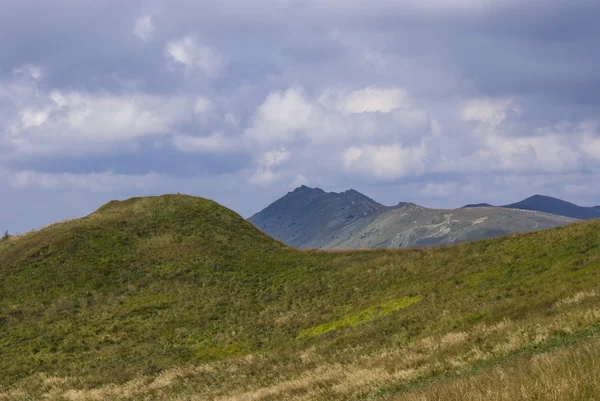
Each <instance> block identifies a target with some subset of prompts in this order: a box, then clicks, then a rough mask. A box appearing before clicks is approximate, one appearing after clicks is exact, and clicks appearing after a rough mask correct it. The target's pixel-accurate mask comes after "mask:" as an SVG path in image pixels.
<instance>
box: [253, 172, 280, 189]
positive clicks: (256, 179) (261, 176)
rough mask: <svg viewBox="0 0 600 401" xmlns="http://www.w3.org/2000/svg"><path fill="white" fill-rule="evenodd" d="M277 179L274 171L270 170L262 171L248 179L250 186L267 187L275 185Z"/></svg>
mask: <svg viewBox="0 0 600 401" xmlns="http://www.w3.org/2000/svg"><path fill="white" fill-rule="evenodd" d="M277 178H278V176H277V174H275V173H274V172H273V171H271V170H268V169H261V170H258V171H256V172H255V173H254V174H252V176H250V178H249V179H248V182H249V183H250V184H254V185H260V186H262V187H267V186H269V185H271V184H273V182H275V180H276V179H277Z"/></svg>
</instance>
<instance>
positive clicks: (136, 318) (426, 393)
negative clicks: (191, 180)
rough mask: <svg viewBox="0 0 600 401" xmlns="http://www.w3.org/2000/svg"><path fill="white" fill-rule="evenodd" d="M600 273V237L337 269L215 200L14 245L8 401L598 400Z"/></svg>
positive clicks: (5, 250)
mask: <svg viewBox="0 0 600 401" xmlns="http://www.w3.org/2000/svg"><path fill="white" fill-rule="evenodd" d="M599 272H600V223H598V222H594V221H592V222H586V223H580V224H575V225H572V226H568V227H563V228H558V229H553V230H547V231H541V232H536V233H529V234H522V235H512V236H508V237H503V238H498V239H494V240H486V241H478V242H474V243H468V244H461V245H458V246H452V247H441V248H425V249H408V250H395V251H392V250H375V251H352V252H317V251H298V250H295V249H291V248H288V247H286V246H285V245H283V244H281V243H279V242H277V241H275V240H273V239H271V238H270V237H268V236H266V235H264V234H262V233H261V232H259V231H258V230H256V229H255V228H254V227H253V226H252V225H251V224H249V223H247V222H246V221H244V220H243V219H242V218H241V217H239V216H238V215H236V214H235V213H233V212H231V211H229V210H227V209H225V208H223V207H221V206H219V205H218V204H216V203H214V202H211V201H208V200H205V199H200V198H194V197H189V196H178V195H168V196H162V197H154V198H133V199H130V200H127V201H123V202H111V203H109V204H107V205H105V206H103V207H102V208H100V209H99V210H98V211H97V212H95V213H93V214H91V215H90V216H87V217H85V218H83V219H78V220H73V221H69V222H64V223H60V224H56V225H52V226H49V227H47V228H45V229H43V230H40V231H38V232H33V233H29V234H27V235H24V236H13V237H11V238H10V239H9V240H7V241H0V400H2V401H8V400H10V401H15V400H16V401H21V400H27V399H48V400H61V401H63V400H113V399H114V400H148V399H170V400H191V399H194V400H196V399H207V400H208V399H210V400H242V399H244V400H279V399H298V400H313V399H320V400H334V399H339V400H350V399H352V400H354V399H365V400H370V399H399V400H404V399H406V400H429V399H432V400H435V399H473V400H477V399H483V398H482V397H485V394H488V393H486V391H489V392H490V393H489V394H491V396H490V397H491V399H550V400H552V399H573V400H575V399H582V400H583V399H593V398H582V397H584V396H585V395H586V394H592V393H589V391H592V390H597V388H596V387H593V386H591V384H590V383H592V382H595V383H597V382H598V381H597V380H596V379H595V377H596V376H594V374H597V373H598V367H597V366H596V365H594V364H593V363H592V362H590V363H589V364H587V365H585V370H581V371H580V370H578V369H579V368H578V367H577V366H575V365H576V363H575V361H576V360H577V358H575V356H576V355H580V354H581V355H584V356H585V355H587V356H586V357H585V358H587V359H585V360H586V361H592V360H593V359H594V358H593V356H595V355H597V353H598V352H600V348H598V344H599V343H598V341H597V340H596V338H597V337H598V327H599V324H600V305H599V300H600V297H599V294H598V293H597V288H598V284H599V283H600V280H599V278H600V277H599ZM579 353H580V354H579ZM571 356H573V357H571ZM544 358H547V359H544ZM539 361H546V362H544V363H543V364H542V363H541V362H540V364H539V368H538V369H537V370H536V369H532V368H531V366H533V365H534V364H538V362H539ZM536 366H537V365H536ZM552 366H554V367H552ZM594 369H595V370H594ZM523 372H528V374H523ZM569 372H571V373H569ZM585 372H588V373H589V374H588V373H585ZM552 377H554V378H555V379H556V381H557V383H558V382H559V381H560V380H570V381H571V382H572V388H574V389H580V390H581V392H579V393H577V392H573V393H560V392H556V395H554V396H553V395H552V394H550V393H549V391H550V388H551V385H552V381H553V379H552ZM502 380H504V381H502ZM492 382H494V383H492ZM496 382H498V383H504V385H505V386H508V387H511V386H512V385H511V384H510V383H514V386H513V387H511V388H510V390H507V392H506V394H509V395H510V394H513V395H514V397H513V398H502V396H501V390H502V386H500V385H499V384H498V385H495V383H496ZM586 383H587V384H586ZM519 386H521V387H523V386H525V387H527V388H530V387H531V388H532V389H535V388H537V389H538V390H539V391H538V392H537V393H536V392H535V391H537V390H535V391H534V390H532V391H533V392H531V393H527V392H524V393H523V394H524V395H523V396H522V398H519V397H521V396H517V392H518V391H519V390H518V389H519ZM590 386H591V387H590ZM466 389H472V391H471V393H472V394H473V398H468V397H465V396H464V394H466V393H465V391H466ZM585 389H588V390H585ZM461 391H462V392H461ZM511 391H513V392H511ZM573 391H579V390H573ZM585 391H588V393H585ZM471 393H470V394H471ZM444 394H447V396H448V398H440V397H443V395H444ZM478 394H479V395H478ZM496 394H500V395H498V396H497V397H496V396H493V395H496ZM548 394H550V395H548ZM398 397H399V398H398ZM403 397H404V398H403ZM407 397H408V398H407ZM411 397H412V398H411ZM436 397H438V398H436ZM461 397H462V398H461ZM477 397H480V398H477ZM523 397H525V398H523ZM536 397H537V398H536ZM552 397H555V398H552ZM556 397H563V398H556ZM569 397H571V398H569ZM577 397H579V398H577ZM488 399H489V398H488Z"/></svg>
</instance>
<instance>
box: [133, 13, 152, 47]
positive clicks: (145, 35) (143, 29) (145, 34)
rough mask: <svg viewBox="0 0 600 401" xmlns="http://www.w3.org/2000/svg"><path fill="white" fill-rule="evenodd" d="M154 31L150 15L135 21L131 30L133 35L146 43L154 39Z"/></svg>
mask: <svg viewBox="0 0 600 401" xmlns="http://www.w3.org/2000/svg"><path fill="white" fill-rule="evenodd" d="M155 30H156V27H155V26H154V22H153V20H152V16H151V15H143V16H141V17H139V18H138V19H137V20H136V21H135V27H134V28H133V33H134V35H135V36H137V37H138V38H139V39H141V40H143V41H146V42H147V41H149V40H151V39H152V38H153V37H154V31H155Z"/></svg>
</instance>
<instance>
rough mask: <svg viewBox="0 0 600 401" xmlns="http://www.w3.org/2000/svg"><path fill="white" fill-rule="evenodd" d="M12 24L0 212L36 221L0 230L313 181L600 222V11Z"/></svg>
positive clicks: (26, 17) (26, 6)
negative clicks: (543, 205) (534, 202)
mask: <svg viewBox="0 0 600 401" xmlns="http://www.w3.org/2000/svg"><path fill="white" fill-rule="evenodd" d="M0 1H1V0H0ZM2 10H3V12H2V13H1V14H0V47H2V49H3V51H2V52H1V53H0V171H2V175H1V176H0V191H2V193H5V194H8V195H5V196H4V197H3V199H2V206H4V208H2V209H3V210H11V208H12V210H15V211H19V212H20V213H25V211H26V206H24V205H26V204H27V202H28V201H32V202H33V203H32V205H33V206H32V207H33V208H35V210H37V212H35V213H29V214H28V216H29V217H27V218H26V219H15V218H14V217H11V216H12V215H11V216H9V215H0V229H2V228H5V227H6V228H5V229H9V230H12V231H23V230H25V229H28V228H32V227H39V226H40V225H42V224H46V223H47V222H50V221H52V220H56V219H61V218H64V217H65V216H67V215H68V217H72V216H75V215H78V214H81V213H84V212H88V211H90V210H93V209H94V208H95V207H96V206H98V204H99V203H101V202H103V201H105V200H108V199H109V198H111V197H115V198H122V197H126V196H131V195H135V194H158V193H163V192H169V191H171V192H190V193H193V194H196V195H202V196H208V197H212V198H215V199H216V200H218V201H221V202H223V203H225V204H226V205H227V206H230V207H232V208H234V209H235V210H237V211H239V212H241V213H242V214H244V215H245V216H248V215H250V214H252V213H253V212H255V211H257V210H259V209H260V208H262V207H263V206H265V204H266V203H268V201H271V200H274V199H275V198H277V197H279V196H280V195H282V194H283V193H285V191H288V190H290V189H291V187H292V186H293V185H296V184H299V183H306V184H308V185H319V186H322V187H324V188H325V189H330V190H343V189H346V188H348V187H355V188H357V189H359V190H364V191H365V192H367V194H368V195H371V196H373V197H375V198H377V199H380V200H382V201H383V202H387V203H396V202H398V201H400V200H403V201H417V202H422V203H424V204H427V205H430V206H460V205H461V204H463V203H469V202H474V201H488V202H491V203H503V202H505V203H508V202H510V201H515V200H517V199H519V198H520V197H525V196H528V195H530V194H531V193H532V192H545V193H549V194H551V195H556V196H564V197H565V198H567V199H569V200H572V201H580V202H582V203H591V204H600V201H598V200H597V198H598V197H599V195H600V188H599V187H597V186H596V185H595V184H593V182H594V179H595V178H596V176H597V174H598V171H599V170H600V131H599V125H598V124H599V121H600V112H599V111H598V110H600V109H599V108H598V106H599V105H600V95H599V94H600V72H599V70H598V68H597V66H598V65H600V55H599V54H598V52H596V51H594V50H595V47H597V43H598V38H600V25H598V24H597V20H598V18H599V17H600V4H598V2H597V1H591V0H582V1H578V2H564V1H561V0H535V1H531V2H527V3H526V4H524V3H523V2H520V1H516V0H514V1H513V0H502V1H500V0H459V1H453V2H448V1H442V0H426V1H420V2H415V1H405V0H401V1H391V0H380V1H375V2H373V1H366V0H350V1H347V2H343V3H340V2H334V1H329V0H325V1H323V0H319V1H316V0H309V1H302V2H300V1H292V0H277V1H274V0H257V1H253V2H242V1H240V0H225V1H221V2H217V3H215V2H205V1H202V2H193V1H191V0H174V1H172V2H169V3H164V2H160V1H155V0H153V1H145V0H135V1H129V2H126V3H123V2H117V1H113V0H110V1H105V0H103V1H99V0H87V1H84V2H76V1H73V0H56V1H48V2H34V1H31V0H28V1H23V2H10V3H9V2H5V4H4V5H3V6H2ZM140 177H145V178H144V179H141V178H140ZM136 183H137V184H140V183H142V184H143V186H139V185H137V184H136ZM480 194H486V196H488V198H486V199H481V198H480ZM39 197H41V198H44V199H46V200H47V204H46V206H43V207H42V206H41V205H40V203H39V202H37V203H36V201H35V199H37V198H39ZM67 199H72V202H71V203H73V204H74V205H73V204H69V202H67V201H66V200H67ZM595 199H596V200H595ZM496 200H497V201H496Z"/></svg>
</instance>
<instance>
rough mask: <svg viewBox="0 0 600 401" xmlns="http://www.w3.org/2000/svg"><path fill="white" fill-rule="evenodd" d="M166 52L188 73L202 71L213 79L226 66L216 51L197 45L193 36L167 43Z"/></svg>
mask: <svg viewBox="0 0 600 401" xmlns="http://www.w3.org/2000/svg"><path fill="white" fill-rule="evenodd" d="M166 51H167V54H168V56H169V57H170V58H172V59H173V61H174V62H175V63H178V64H182V65H183V66H184V67H185V69H186V71H188V72H192V71H194V70H200V71H202V72H203V73H204V74H205V75H207V76H209V77H213V76H215V75H217V74H218V73H219V72H220V71H221V69H222V68H223V67H224V66H225V60H224V58H223V57H222V56H221V55H220V54H219V53H218V52H217V51H216V50H214V49H212V48H210V47H208V46H204V45H201V44H199V43H197V42H196V40H195V39H194V38H193V37H191V36H186V37H183V38H180V39H176V40H173V41H171V42H169V43H167V48H166Z"/></svg>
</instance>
